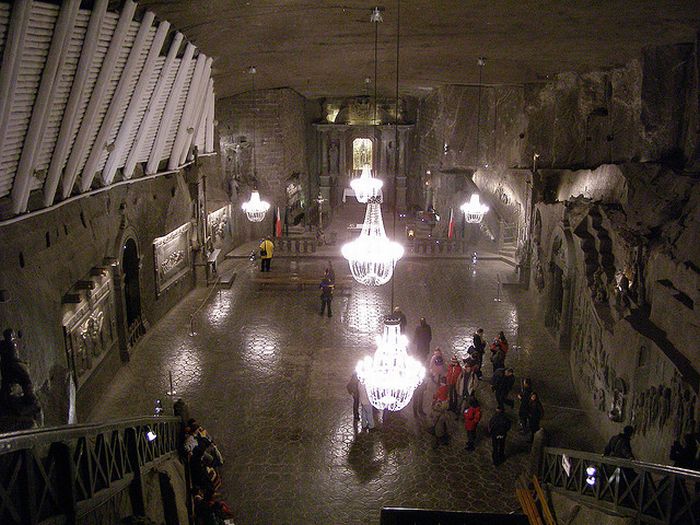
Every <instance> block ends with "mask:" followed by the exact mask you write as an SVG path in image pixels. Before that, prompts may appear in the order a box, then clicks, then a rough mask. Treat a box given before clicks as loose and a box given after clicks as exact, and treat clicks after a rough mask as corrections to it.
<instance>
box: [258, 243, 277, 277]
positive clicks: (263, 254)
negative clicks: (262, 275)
mask: <svg viewBox="0 0 700 525" xmlns="http://www.w3.org/2000/svg"><path fill="white" fill-rule="evenodd" d="M274 249H275V244H274V243H273V242H272V239H270V238H269V237H265V240H264V241H263V242H261V243H260V271H261V272H269V271H270V262H272V252H273V251H274Z"/></svg>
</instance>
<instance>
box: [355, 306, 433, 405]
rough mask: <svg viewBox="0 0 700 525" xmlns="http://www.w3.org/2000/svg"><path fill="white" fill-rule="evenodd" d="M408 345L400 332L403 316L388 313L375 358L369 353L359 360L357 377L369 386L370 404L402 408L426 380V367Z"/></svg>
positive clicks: (366, 386)
mask: <svg viewBox="0 0 700 525" xmlns="http://www.w3.org/2000/svg"><path fill="white" fill-rule="evenodd" d="M407 344H408V340H407V339H406V336H404V335H401V332H400V319H399V318H398V317H395V316H387V317H386V318H385V319H384V332H383V334H382V335H381V336H380V337H377V351H376V352H375V354H374V357H370V356H367V357H365V358H364V359H363V360H362V361H360V362H358V363H357V367H356V371H357V377H358V378H359V380H360V381H361V382H362V384H363V385H364V386H365V388H366V389H367V396H368V397H369V401H370V403H372V406H374V407H376V408H377V409H379V410H384V409H387V410H392V411H398V410H401V409H402V408H404V407H405V406H406V405H407V404H408V402H409V401H410V400H411V396H412V395H413V391H414V390H415V389H416V387H417V386H418V385H419V384H420V383H421V381H423V377H424V376H425V368H423V366H422V365H421V364H420V363H419V362H418V361H417V360H416V359H414V358H412V357H409V355H408V353H407V352H406V346H407Z"/></svg>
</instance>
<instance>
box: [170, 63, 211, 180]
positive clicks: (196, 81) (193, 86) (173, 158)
mask: <svg viewBox="0 0 700 525" xmlns="http://www.w3.org/2000/svg"><path fill="white" fill-rule="evenodd" d="M206 63H207V57H206V56H205V55H204V53H199V56H198V57H197V64H196V65H195V67H194V74H193V75H192V82H190V89H189V90H188V92H187V94H186V95H185V96H186V99H185V107H184V109H183V110H182V117H181V118H180V125H179V126H178V129H177V134H176V135H175V142H174V143H173V149H172V150H171V152H170V159H169V160H168V169H169V170H174V169H177V167H178V166H179V165H180V153H181V152H182V148H183V146H184V144H185V142H186V139H187V128H188V127H189V126H190V122H191V121H192V120H193V118H192V117H193V115H192V113H193V111H194V108H195V107H196V106H197V94H198V93H199V91H200V89H201V86H202V83H203V79H204V75H205V73H206V68H205V65H206Z"/></svg>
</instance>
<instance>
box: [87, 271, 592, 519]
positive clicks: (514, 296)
mask: <svg viewBox="0 0 700 525" xmlns="http://www.w3.org/2000/svg"><path fill="white" fill-rule="evenodd" d="M236 264H239V265H241V268H240V271H239V276H238V279H237V280H236V282H235V284H234V286H233V287H232V288H231V289H230V290H223V291H222V292H221V293H220V295H219V294H218V293H215V294H213V296H212V298H211V299H210V301H209V302H208V303H207V305H206V306H205V307H204V308H203V309H202V311H201V313H200V314H199V316H198V317H199V319H198V323H197V335H196V336H190V335H188V333H189V316H190V313H191V312H192V311H194V310H195V308H196V307H197V306H198V304H199V303H200V302H201V301H202V300H203V298H204V297H205V296H206V295H207V293H208V290H201V289H200V290H196V291H194V292H192V293H191V294H190V295H189V296H188V297H187V298H186V299H185V300H183V301H182V302H181V303H180V304H179V305H178V306H176V307H175V308H174V309H173V310H172V311H171V312H170V313H169V314H168V315H167V316H166V317H165V318H164V319H163V320H162V321H161V322H159V323H158V324H157V325H156V326H155V327H153V328H152V329H151V330H150V332H149V333H148V334H147V335H146V336H145V338H144V339H143V341H142V342H141V343H140V344H139V346H138V348H137V349H136V351H135V352H134V355H133V357H132V360H131V362H130V363H129V364H128V365H126V366H123V367H122V368H121V369H120V370H118V371H117V373H116V375H115V378H114V381H113V382H112V385H111V387H110V391H109V393H108V395H107V396H106V397H105V398H104V399H103V400H102V401H101V402H100V403H99V404H98V405H96V406H95V408H94V411H93V413H92V414H90V416H89V419H90V420H92V421H98V420H104V419H107V418H114V417H124V416H131V415H142V414H148V413H151V412H152V410H153V405H154V400H155V399H156V398H166V394H165V392H166V391H167V390H168V371H172V372H173V376H174V383H175V389H176V392H177V395H176V397H183V398H184V399H185V400H187V402H188V403H189V405H190V409H191V412H192V414H193V415H194V416H196V417H197V419H198V420H200V421H201V422H202V424H203V425H204V426H205V427H207V429H208V430H209V431H210V433H211V434H212V435H213V436H214V438H215V440H216V441H217V443H218V444H219V445H220V447H221V449H222V451H223V453H224V456H225V458H226V460H227V461H226V464H225V465H224V467H223V479H224V492H225V495H226V498H227V499H228V501H229V502H230V504H231V505H232V507H233V509H234V510H235V513H236V516H237V519H236V523H240V524H243V525H247V524H280V523H289V524H306V523H323V524H327V523H337V524H349V523H377V522H378V516H379V510H380V508H381V507H382V506H384V505H397V506H408V507H425V508H435V509H456V510H457V509H461V510H472V511H499V512H504V511H506V512H507V511H512V510H518V504H517V501H516V499H515V495H514V490H513V488H514V481H515V479H516V477H517V475H518V474H519V473H520V472H521V470H522V468H523V467H524V465H525V464H526V463H527V461H528V455H527V443H526V442H525V440H524V439H523V438H522V436H520V435H519V434H518V433H517V432H512V433H511V436H510V438H509V443H508V446H507V454H508V456H509V457H508V459H507V461H506V462H505V464H503V465H501V466H500V467H499V468H494V467H493V466H492V465H491V462H490V440H488V438H487V436H486V435H485V429H484V427H485V425H482V428H481V429H480V433H479V438H478V439H479V441H478V446H477V450H476V451H475V452H473V453H467V452H465V451H464V444H465V439H466V437H465V433H464V430H463V427H462V425H461V423H460V424H458V423H455V427H454V432H455V434H454V435H455V438H454V439H453V440H452V442H451V443H450V444H449V445H448V446H443V447H441V448H440V449H438V450H437V451H436V450H433V449H432V441H431V436H430V435H429V434H428V433H427V432H426V431H425V430H424V428H425V426H426V422H421V421H416V420H414V418H413V416H412V412H411V407H410V405H409V406H408V407H407V408H406V409H404V411H402V412H401V413H398V414H392V415H391V417H390V418H389V421H388V422H386V423H385V424H384V425H383V429H382V430H381V431H378V432H373V433H370V434H367V433H359V434H358V433H357V429H356V428H354V425H353V419H352V408H351V405H352V403H351V399H350V397H349V396H348V394H347V392H346V390H345V384H346V382H347V380H348V378H349V376H350V373H351V371H352V370H353V368H354V366H355V363H356V362H357V361H358V359H360V357H361V356H363V355H365V354H366V353H367V352H368V351H373V350H374V343H373V341H374V338H375V336H376V334H377V333H378V332H379V330H380V327H381V314H383V313H385V312H387V311H388V310H389V307H390V304H389V301H390V288H389V286H384V287H381V288H366V287H363V286H360V285H357V284H355V285H353V287H352V290H351V293H350V294H349V296H347V297H342V296H341V297H336V299H335V300H334V303H333V307H334V314H335V315H334V317H333V318H332V319H328V318H326V317H323V318H321V317H319V315H318V308H319V300H318V293H317V291H313V290H311V291H305V292H300V291H291V290H290V291H279V290H264V291H261V290H259V288H258V286H257V285H255V284H254V283H252V282H251V280H250V278H251V277H252V276H254V275H256V274H257V268H256V266H254V264H253V263H250V262H248V261H245V260H239V261H236ZM324 264H325V261H323V260H318V259H307V260H304V259H298V260H296V259H292V258H287V259H278V260H274V261H273V264H272V270H273V273H274V272H287V271H290V270H291V269H293V268H296V269H297V270H298V271H299V272H301V273H304V274H310V275H320V274H321V273H322V270H323V267H324ZM512 271H513V270H512V268H511V267H509V266H507V265H505V264H504V263H501V262H498V261H479V262H478V263H477V264H476V266H472V265H471V263H469V262H467V261H464V260H447V259H435V260H431V259H427V258H425V259H414V260H411V261H406V262H401V263H400V264H399V265H398V268H397V275H396V277H395V279H396V283H395V285H396V297H397V301H396V302H397V304H398V305H400V306H401V307H402V309H403V310H404V311H405V313H406V314H407V316H408V320H409V329H410V330H409V333H410V332H412V330H413V327H414V326H415V324H416V323H417V321H418V317H419V316H420V315H425V316H426V317H427V318H428V321H429V322H430V323H431V325H432V327H433V333H434V339H433V345H439V346H441V347H442V348H443V349H445V350H446V353H447V354H448V355H449V354H450V353H451V352H452V349H455V350H457V351H464V350H466V347H467V346H468V345H469V344H470V340H471V334H472V333H473V332H474V330H475V329H476V328H477V327H478V326H482V327H483V328H484V329H485V331H486V335H487V337H489V338H491V337H493V335H494V334H495V333H496V332H497V331H498V330H500V329H503V330H504V331H505V333H506V336H507V337H508V339H509V341H510V343H511V346H512V347H514V349H513V350H512V351H511V353H509V364H510V365H512V366H514V367H515V369H516V375H518V376H522V375H523V374H527V375H529V376H531V377H532V378H533V381H534V385H535V387H536V389H537V390H538V391H540V392H541V397H542V399H543V401H544V403H545V418H544V421H543V425H544V426H545V427H546V428H547V429H548V430H549V431H550V432H551V433H552V434H553V441H554V443H555V444H557V445H559V446H566V447H572V448H582V449H589V450H595V449H597V448H599V447H600V446H601V442H600V440H599V439H600V438H599V437H598V436H592V435H590V432H591V430H590V429H589V428H588V425H587V423H586V418H585V417H583V416H584V414H583V413H582V412H581V411H579V410H578V409H577V407H576V405H575V402H574V399H575V396H574V393H573V389H572V388H571V385H570V378H569V373H568V366H567V362H566V361H567V357H566V356H564V355H562V354H561V353H560V352H559V351H558V350H557V349H556V348H555V345H554V341H553V340H552V339H551V338H550V337H549V336H548V335H547V333H546V332H545V330H544V328H543V327H542V324H541V323H540V322H539V321H537V320H536V312H535V311H534V309H533V308H532V305H531V303H530V302H529V301H528V295H527V293H526V292H524V291H521V290H518V289H514V288H507V289H506V290H505V291H504V294H503V301H502V302H495V301H494V297H495V296H496V275H497V274H501V275H506V274H508V272H512ZM336 272H337V274H338V275H339V276H340V275H342V274H345V273H347V272H348V270H347V266H346V265H344V264H342V265H341V264H340V263H339V262H336ZM488 372H490V366H488V367H487V373H488ZM426 397H427V396H426ZM479 397H480V399H481V400H482V403H484V405H485V407H486V408H485V413H486V415H485V418H484V419H485V420H487V419H488V417H490V414H491V413H492V412H493V410H492V406H493V400H492V395H491V392H490V390H489V388H488V385H485V384H482V385H481V387H480V392H479Z"/></svg>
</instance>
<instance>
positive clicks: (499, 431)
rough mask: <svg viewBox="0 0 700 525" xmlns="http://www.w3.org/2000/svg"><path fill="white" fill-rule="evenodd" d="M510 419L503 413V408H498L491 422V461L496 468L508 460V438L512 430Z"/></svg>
mask: <svg viewBox="0 0 700 525" xmlns="http://www.w3.org/2000/svg"><path fill="white" fill-rule="evenodd" d="M510 425H511V423H510V419H508V416H506V415H505V413H504V412H503V408H501V407H497V408H496V413H495V414H494V415H493V417H492V418H491V421H489V434H491V446H492V452H491V459H492V460H493V464H494V465H495V466H498V465H500V464H501V463H503V461H504V460H505V458H506V436H507V435H508V431H509V430H510Z"/></svg>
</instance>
